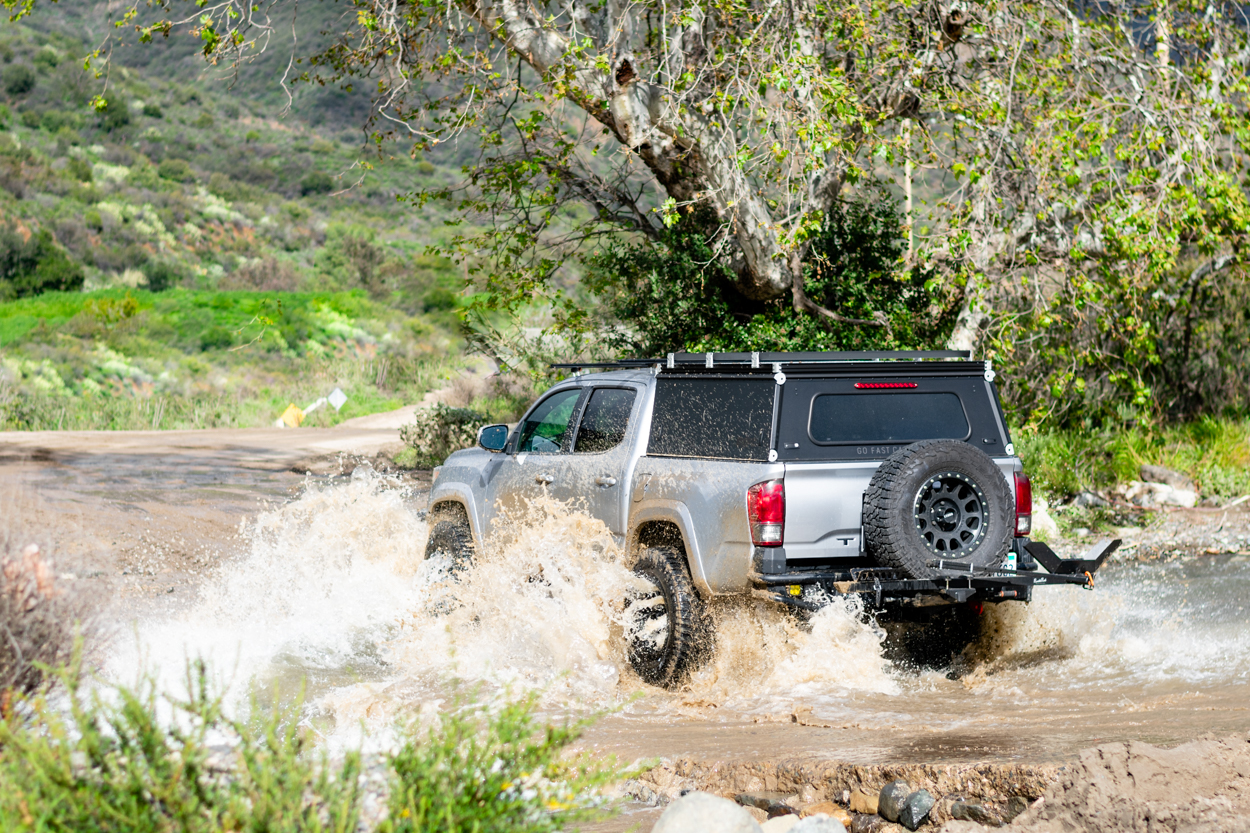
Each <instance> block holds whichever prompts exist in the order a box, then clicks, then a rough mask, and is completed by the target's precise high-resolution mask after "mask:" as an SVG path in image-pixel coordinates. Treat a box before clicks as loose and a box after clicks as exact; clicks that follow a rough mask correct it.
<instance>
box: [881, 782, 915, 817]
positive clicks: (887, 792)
mask: <svg viewBox="0 0 1250 833" xmlns="http://www.w3.org/2000/svg"><path fill="white" fill-rule="evenodd" d="M909 795H911V785H909V784H908V783H907V782H906V781H903V780H901V779H900V780H897V781H891V782H890V783H888V784H886V785H885V786H884V787H882V788H881V792H880V793H879V794H878V795H877V812H878V813H880V814H881V818H883V819H885V820H886V821H898V815H899V813H901V812H902V811H903V802H904V801H906V800H907V796H909Z"/></svg>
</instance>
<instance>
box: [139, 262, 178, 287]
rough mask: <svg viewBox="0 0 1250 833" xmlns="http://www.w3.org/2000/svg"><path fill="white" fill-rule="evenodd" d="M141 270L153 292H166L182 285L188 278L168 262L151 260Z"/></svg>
mask: <svg viewBox="0 0 1250 833" xmlns="http://www.w3.org/2000/svg"><path fill="white" fill-rule="evenodd" d="M141 270H142V272H143V274H144V275H145V276H147V279H148V289H150V290H151V291H153V292H164V291H165V290H166V289H173V288H174V287H175V286H178V285H179V284H181V283H182V281H183V278H185V277H186V276H185V275H184V274H183V272H182V270H181V269H179V268H178V267H177V266H176V265H174V264H173V263H170V262H169V261H166V260H149V261H147V262H146V263H144V264H143V266H142V267H141Z"/></svg>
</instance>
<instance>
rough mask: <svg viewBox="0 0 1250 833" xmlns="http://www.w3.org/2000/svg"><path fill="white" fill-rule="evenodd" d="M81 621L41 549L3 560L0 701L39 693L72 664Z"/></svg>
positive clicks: (0, 571) (0, 577)
mask: <svg viewBox="0 0 1250 833" xmlns="http://www.w3.org/2000/svg"><path fill="white" fill-rule="evenodd" d="M81 618H82V612H81V610H80V609H79V606H78V604H77V600H76V599H75V598H74V597H73V596H70V595H69V594H68V593H66V592H65V591H64V590H62V589H61V588H59V587H57V585H56V582H55V581H54V579H53V573H52V568H51V566H50V565H49V564H48V562H47V561H46V560H45V559H44V557H43V555H42V554H41V553H40V552H39V547H37V546H35V545H33V544H32V545H30V546H27V547H26V548H25V549H23V550H22V552H21V554H20V555H15V554H9V555H6V556H5V557H3V558H2V559H0V626H2V627H3V629H4V639H0V697H3V698H5V700H6V701H7V699H8V698H9V697H11V696H12V695H13V694H31V693H33V692H35V691H36V690H37V689H39V688H40V687H41V686H42V685H43V683H44V675H45V673H46V670H47V669H48V668H49V667H54V666H57V665H62V664H64V663H66V662H68V661H69V659H70V654H71V649H72V648H73V644H74V629H75V627H76V625H77V624H78V622H79V621H80V620H81Z"/></svg>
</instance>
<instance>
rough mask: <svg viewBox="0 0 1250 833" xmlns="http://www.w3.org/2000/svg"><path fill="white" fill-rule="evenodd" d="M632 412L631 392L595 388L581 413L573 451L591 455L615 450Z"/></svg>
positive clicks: (632, 393)
mask: <svg viewBox="0 0 1250 833" xmlns="http://www.w3.org/2000/svg"><path fill="white" fill-rule="evenodd" d="M633 410H634V391H632V390H626V389H625V388H596V389H595V390H594V392H593V393H591V394H590V401H589V402H587V403H586V408H585V410H584V411H582V422H581V425H580V426H579V427H578V429H577V440H576V441H575V442H574V444H573V450H574V451H577V452H582V453H591V454H593V453H595V452H598V451H608V450H609V449H613V448H616V447H617V446H618V445H620V444H621V440H623V439H625V428H626V426H627V425H628V424H629V415H630V413H631V412H632V411H633Z"/></svg>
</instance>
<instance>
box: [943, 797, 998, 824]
mask: <svg viewBox="0 0 1250 833" xmlns="http://www.w3.org/2000/svg"><path fill="white" fill-rule="evenodd" d="M951 818H954V819H959V820H960V821H975V822H976V823H977V824H985V825H989V826H990V827H998V826H999V825H1001V824H1002V822H1000V821H999V820H998V818H997V817H996V816H995V815H994V814H993V813H991V812H990V811H989V810H987V809H985V807H983V806H981V805H980V804H976V803H973V802H967V801H956V802H955V803H954V804H952V805H951Z"/></svg>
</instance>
